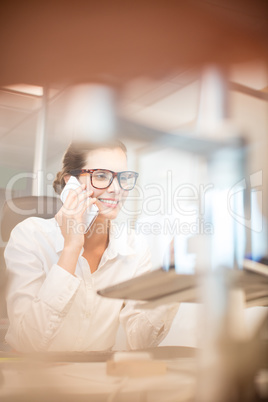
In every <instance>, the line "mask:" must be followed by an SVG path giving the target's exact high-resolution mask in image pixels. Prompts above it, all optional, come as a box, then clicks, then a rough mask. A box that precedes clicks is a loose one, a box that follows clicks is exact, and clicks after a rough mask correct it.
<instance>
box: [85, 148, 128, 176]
mask: <svg viewBox="0 0 268 402" xmlns="http://www.w3.org/2000/svg"><path fill="white" fill-rule="evenodd" d="M84 168H85V169H108V170H113V171H114V172H120V171H122V170H126V169H127V158H126V154H125V153H124V151H123V150H122V149H121V148H113V149H110V148H99V149H95V150H94V151H90V152H89V153H88V155H87V159H86V165H85V166H84Z"/></svg>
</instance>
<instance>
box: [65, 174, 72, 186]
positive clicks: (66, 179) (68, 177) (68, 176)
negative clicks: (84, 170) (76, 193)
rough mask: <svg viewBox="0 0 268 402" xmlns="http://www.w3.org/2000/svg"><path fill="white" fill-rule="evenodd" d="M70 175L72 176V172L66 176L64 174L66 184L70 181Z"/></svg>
mask: <svg viewBox="0 0 268 402" xmlns="http://www.w3.org/2000/svg"><path fill="white" fill-rule="evenodd" d="M70 177H71V175H70V174H67V175H66V176H64V181H65V184H66V183H67V182H68V180H69V179H70Z"/></svg>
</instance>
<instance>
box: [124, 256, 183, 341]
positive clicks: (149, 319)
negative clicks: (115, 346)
mask: <svg viewBox="0 0 268 402" xmlns="http://www.w3.org/2000/svg"><path fill="white" fill-rule="evenodd" d="M150 269H151V254H150V251H149V250H148V249H146V251H145V252H144V253H143V255H142V257H141V259H140V261H139V263H138V269H137V272H136V275H135V276H138V275H141V274H143V273H145V272H148V271H150ZM135 304H136V302H135V301H127V302H126V305H125V307H124V308H123V309H122V311H121V313H120V322H121V324H122V326H123V327H124V329H125V332H126V335H127V342H128V346H129V348H130V349H143V348H149V347H155V346H157V345H158V344H159V343H160V342H161V341H162V340H163V339H164V338H165V336H166V335H167V334H168V331H169V330H170V327H171V324H172V322H173V319H174V317H175V315H176V313H177V311H178V308H179V303H172V304H168V305H163V306H159V307H156V308H154V309H150V310H149V309H148V310H142V309H137V308H135Z"/></svg>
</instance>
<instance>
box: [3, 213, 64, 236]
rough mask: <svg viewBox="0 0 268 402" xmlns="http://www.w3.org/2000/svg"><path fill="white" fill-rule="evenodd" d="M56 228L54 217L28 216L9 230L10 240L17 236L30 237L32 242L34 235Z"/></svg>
mask: <svg viewBox="0 0 268 402" xmlns="http://www.w3.org/2000/svg"><path fill="white" fill-rule="evenodd" d="M56 230H57V223H56V220H55V218H51V219H43V218H37V217H30V218H26V219H24V220H23V221H22V222H20V223H18V224H17V225H16V226H15V227H14V229H13V230H12V231H11V234H10V240H12V239H17V238H23V239H26V238H29V237H30V238H31V240H32V241H33V242H34V240H35V238H36V236H37V235H38V236H40V235H42V234H43V235H44V236H46V234H49V233H51V232H54V231H56Z"/></svg>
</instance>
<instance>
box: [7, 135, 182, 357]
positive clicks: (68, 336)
mask: <svg viewBox="0 0 268 402" xmlns="http://www.w3.org/2000/svg"><path fill="white" fill-rule="evenodd" d="M137 177H138V174H137V173H136V172H133V171H129V170H128V168H127V153H126V148H125V146H124V145H123V144H122V143H121V142H119V141H113V142H108V143H101V144H96V143H94V144H93V145H92V144H88V143H86V144H85V143H83V144H81V143H76V144H71V145H70V146H69V148H68V149H67V151H66V153H65V155H64V157H63V166H62V170H61V171H60V172H59V173H58V174H57V177H56V180H55V182H54V188H55V190H56V191H57V192H58V193H59V194H60V193H61V192H63V191H64V189H67V187H68V186H70V183H71V182H76V183H77V184H76V188H75V190H72V191H70V192H69V193H68V195H67V198H64V203H63V205H62V207H61V208H60V210H59V211H58V213H57V214H56V216H55V218H52V219H41V218H28V219H26V220H24V221H23V222H21V223H20V224H19V225H17V226H16V227H15V229H14V230H13V232H12V234H11V237H10V240H9V243H8V245H7V247H6V251H5V258H6V265H7V272H8V279H9V281H8V283H9V285H8V289H7V308H8V316H9V320H10V327H9V330H8V332H7V336H6V340H7V342H8V343H9V344H10V345H11V346H12V347H13V348H14V349H15V350H18V351H20V352H31V351H97V350H107V349H111V348H112V347H113V346H114V343H115V339H116V333H117V330H118V327H119V323H121V324H122V326H123V328H124V329H125V333H126V337H127V344H128V347H129V348H131V349H141V348H146V347H153V346H156V345H158V344H159V343H160V342H161V341H162V339H163V338H164V337H165V335H166V334H167V333H168V331H169V328H170V326H171V323H172V320H173V318H174V316H175V314H176V312H177V309H178V305H177V304H175V305H174V304H173V305H170V306H168V307H165V306H164V307H162V306H161V307H158V308H156V309H155V310H148V311H147V310H138V309H136V308H135V305H134V303H133V302H131V301H127V302H124V300H111V299H106V298H103V297H101V296H99V295H98V294H97V290H99V289H100V288H104V287H106V286H108V285H113V284H116V283H118V282H121V281H124V280H127V279H130V278H133V277H134V276H137V275H140V274H142V273H145V272H147V271H149V270H150V269H151V256H150V252H149V248H148V247H147V245H146V242H145V241H144V238H143V237H141V235H138V234H136V233H135V232H134V231H133V230H129V228H128V227H127V226H125V227H124V229H123V230H122V226H121V230H120V231H118V230H116V228H115V227H116V224H115V222H114V219H115V218H116V217H117V215H118V213H119V211H120V208H121V207H122V205H123V203H124V201H125V199H126V198H127V196H128V193H129V191H131V190H132V189H133V188H134V186H135V183H136V180H137ZM77 180H78V181H77ZM66 183H68V186H66ZM65 186H66V187H65ZM93 205H95V208H96V207H97V209H98V215H97V218H96V219H95V220H94V223H92V225H91V226H90V228H89V230H88V231H87V232H86V233H85V230H81V228H84V227H85V226H84V219H85V214H87V213H90V212H91V210H92V208H93Z"/></svg>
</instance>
